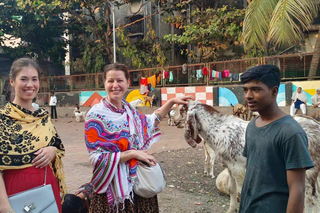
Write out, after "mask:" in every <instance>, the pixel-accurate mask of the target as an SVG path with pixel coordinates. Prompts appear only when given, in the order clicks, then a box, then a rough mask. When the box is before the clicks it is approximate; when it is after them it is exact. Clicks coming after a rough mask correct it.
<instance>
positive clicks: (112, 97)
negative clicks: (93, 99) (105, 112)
mask: <svg viewBox="0 0 320 213" xmlns="http://www.w3.org/2000/svg"><path fill="white" fill-rule="evenodd" d="M129 85H130V81H129V79H127V78H126V76H125V74H124V72H123V71H121V70H110V71H108V72H107V73H106V80H105V82H104V87H105V89H106V91H107V98H108V100H109V101H110V102H111V103H112V104H113V105H115V106H116V107H118V108H119V109H121V108H122V105H121V100H122V98H123V96H124V94H125V93H126V91H127V90H128V88H129Z"/></svg>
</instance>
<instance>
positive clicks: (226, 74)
mask: <svg viewBox="0 0 320 213" xmlns="http://www.w3.org/2000/svg"><path fill="white" fill-rule="evenodd" d="M223 73H224V74H223V76H222V78H228V77H229V74H230V71H229V70H225V71H223Z"/></svg>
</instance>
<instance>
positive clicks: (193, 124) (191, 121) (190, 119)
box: [186, 111, 198, 140]
mask: <svg viewBox="0 0 320 213" xmlns="http://www.w3.org/2000/svg"><path fill="white" fill-rule="evenodd" d="M186 122H187V126H189V128H190V131H191V137H192V138H193V139H194V140H196V139H197V137H198V128H197V120H196V115H195V113H194V111H191V112H188V113H187V120H186Z"/></svg>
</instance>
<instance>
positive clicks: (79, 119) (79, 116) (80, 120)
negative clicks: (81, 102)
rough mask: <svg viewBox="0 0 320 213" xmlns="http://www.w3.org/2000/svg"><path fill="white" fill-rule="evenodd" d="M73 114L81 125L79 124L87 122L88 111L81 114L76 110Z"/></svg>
mask: <svg viewBox="0 0 320 213" xmlns="http://www.w3.org/2000/svg"><path fill="white" fill-rule="evenodd" d="M73 113H74V116H76V122H78V123H79V122H82V121H85V119H86V113H87V111H81V112H79V111H76V110H75V111H74V112H73Z"/></svg>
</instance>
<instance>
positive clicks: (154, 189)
mask: <svg viewBox="0 0 320 213" xmlns="http://www.w3.org/2000/svg"><path fill="white" fill-rule="evenodd" d="M137 178H138V182H137V183H136V184H135V185H134V186H133V191H134V192H135V193H136V194H137V195H139V196H141V197H144V198H150V197H153V196H155V195H156V194H159V193H160V192H162V191H163V190H164V188H165V186H166V177H165V173H164V172H163V170H162V168H161V166H160V164H158V163H157V164H156V165H155V166H150V167H149V166H146V165H144V164H138V166H137Z"/></svg>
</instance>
